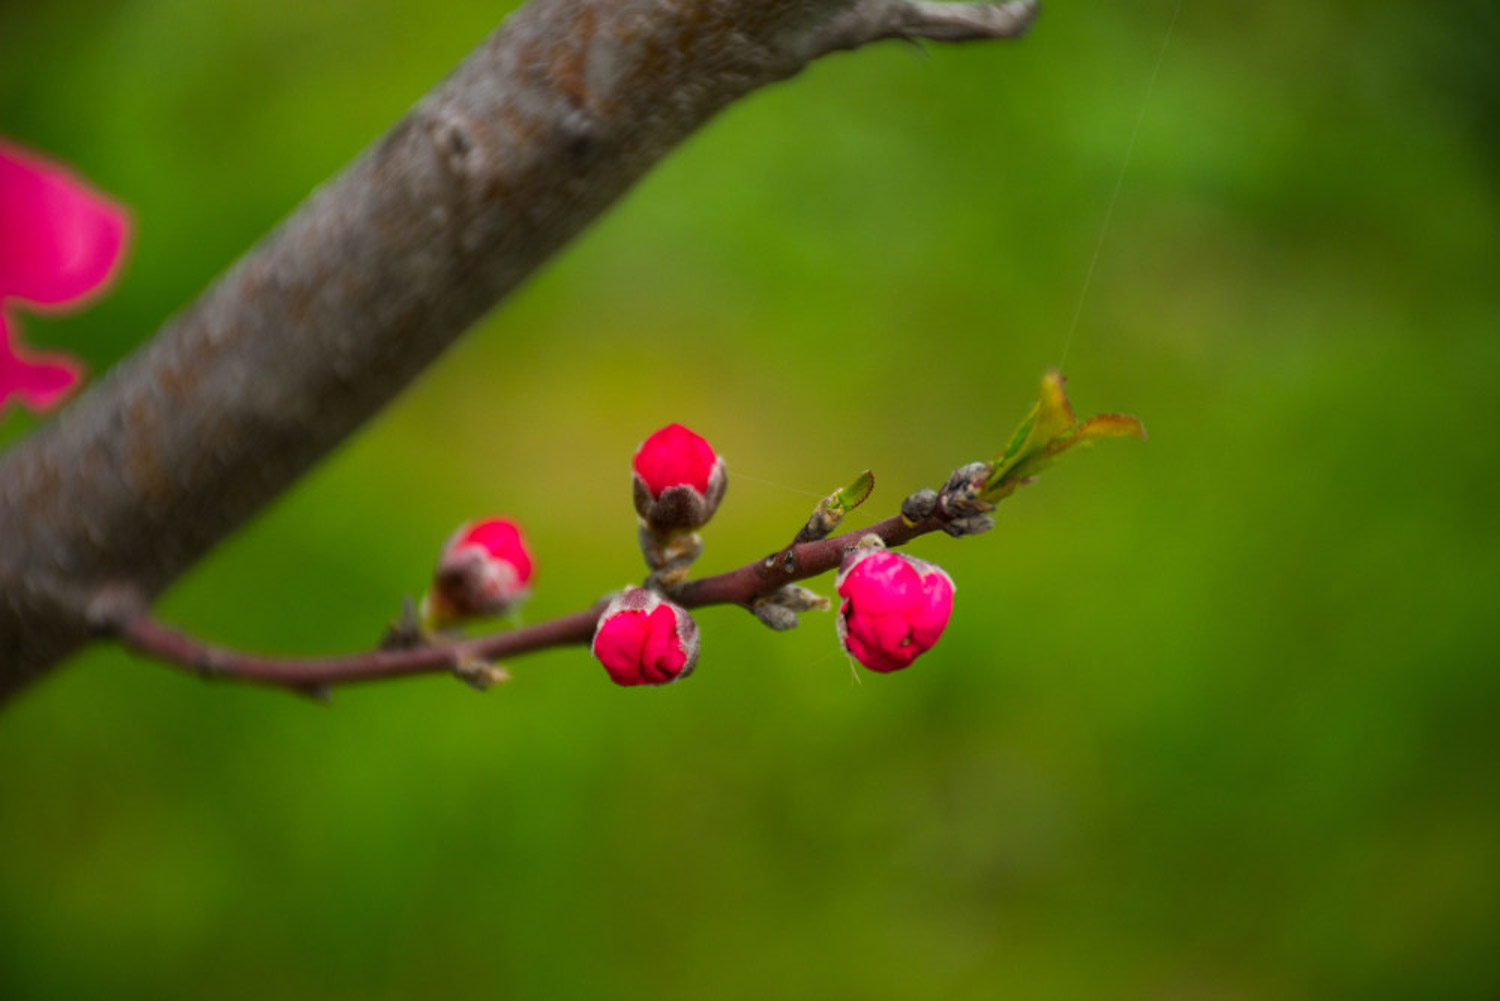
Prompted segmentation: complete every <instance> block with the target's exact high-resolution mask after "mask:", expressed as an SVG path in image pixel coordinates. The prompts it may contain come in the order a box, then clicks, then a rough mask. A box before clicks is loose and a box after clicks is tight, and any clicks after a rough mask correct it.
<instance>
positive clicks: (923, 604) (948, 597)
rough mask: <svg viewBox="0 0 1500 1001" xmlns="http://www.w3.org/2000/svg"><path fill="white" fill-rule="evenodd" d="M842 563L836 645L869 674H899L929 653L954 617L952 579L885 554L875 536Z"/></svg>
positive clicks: (920, 563)
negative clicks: (870, 541) (837, 643)
mask: <svg viewBox="0 0 1500 1001" xmlns="http://www.w3.org/2000/svg"><path fill="white" fill-rule="evenodd" d="M865 538H866V540H871V539H873V540H874V542H873V543H871V544H869V545H866V542H865V541H861V543H860V546H859V548H857V549H855V550H854V551H853V552H851V553H850V554H849V555H848V556H847V557H845V559H844V564H843V566H841V567H840V568H839V573H838V577H837V578H835V580H834V587H835V589H836V590H837V591H838V593H839V596H840V597H841V598H843V599H844V600H843V602H842V604H840V606H839V617H838V634H839V642H841V643H842V644H843V645H844V649H845V650H847V651H848V652H849V654H850V655H851V656H853V657H854V659H855V660H857V661H859V662H860V663H861V664H863V665H864V666H865V667H868V668H869V669H870V670H872V671H880V672H882V673H884V672H888V671H899V670H900V669H901V668H903V667H906V666H908V665H909V664H911V662H912V661H913V660H916V659H917V657H918V656H919V655H920V654H923V653H925V652H926V651H928V650H930V649H931V648H932V645H933V644H934V643H936V642H937V641H938V637H940V636H942V635H943V629H944V627H946V626H947V625H948V616H949V615H950V614H952V612H953V578H951V577H949V576H948V575H947V573H945V572H944V571H943V569H942V568H941V567H939V566H937V565H936V564H933V563H928V562H927V561H926V560H919V559H916V558H914V557H911V556H907V555H906V554H904V553H895V552H891V551H890V550H888V549H886V548H885V546H884V545H883V544H881V543H880V540H879V538H878V537H876V536H866V537H865Z"/></svg>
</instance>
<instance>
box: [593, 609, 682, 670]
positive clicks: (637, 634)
mask: <svg viewBox="0 0 1500 1001" xmlns="http://www.w3.org/2000/svg"><path fill="white" fill-rule="evenodd" d="M591 650H592V652H593V654H594V656H595V657H596V658H597V659H598V660H599V663H601V664H603V665H604V669H605V670H606V671H608V672H609V676H610V678H611V679H612V680H613V681H614V683H615V684H617V685H627V686H628V685H664V684H666V683H667V682H669V681H676V680H677V679H678V678H684V677H687V675H689V674H690V673H692V670H693V667H694V665H696V664H697V663H698V624H697V623H696V622H694V621H693V617H692V616H691V615H689V614H688V613H687V610H686V609H684V608H681V607H679V606H678V605H674V604H673V603H672V602H670V601H667V600H666V599H664V598H662V597H661V596H660V595H658V594H657V593H656V592H655V591H649V590H646V589H645V588H640V587H631V588H626V589H625V590H624V591H623V592H621V593H620V594H618V595H616V596H615V597H614V598H613V599H612V600H611V601H610V603H609V604H608V605H607V606H606V607H605V609H604V612H603V614H601V615H600V616H599V625H598V627H597V628H596V629H595V632H594V643H593V646H592V647H591Z"/></svg>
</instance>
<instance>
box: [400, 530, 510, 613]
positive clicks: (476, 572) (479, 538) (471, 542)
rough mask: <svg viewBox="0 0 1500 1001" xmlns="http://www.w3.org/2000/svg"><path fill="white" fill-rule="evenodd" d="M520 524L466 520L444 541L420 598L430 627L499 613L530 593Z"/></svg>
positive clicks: (507, 609)
mask: <svg viewBox="0 0 1500 1001" xmlns="http://www.w3.org/2000/svg"><path fill="white" fill-rule="evenodd" d="M534 565H535V564H534V561H533V559H532V555H531V550H530V549H529V548H528V547H527V545H526V538H525V536H523V535H522V534H521V528H520V526H519V525H517V524H516V523H515V522H514V521H512V520H510V519H508V518H484V519H481V520H479V521H473V522H469V523H468V524H466V525H464V526H462V527H461V528H459V530H458V531H456V532H454V533H453V535H452V536H451V537H449V539H448V541H447V542H446V543H445V544H444V545H443V551H442V554H441V555H440V556H439V557H438V564H437V570H436V571H435V572H434V573H433V577H432V589H431V590H430V591H428V592H427V598H426V600H425V601H424V603H423V605H424V617H425V618H426V620H427V621H428V623H429V624H431V625H434V626H439V627H441V626H447V625H453V624H456V623H458V622H462V621H463V620H465V619H471V618H477V617H481V616H492V615H502V614H504V613H505V612H508V611H510V610H511V609H512V608H515V607H516V606H517V605H519V604H520V603H521V602H522V601H523V600H525V598H526V596H527V595H528V594H529V593H530V583H531V575H532V570H533V568H534Z"/></svg>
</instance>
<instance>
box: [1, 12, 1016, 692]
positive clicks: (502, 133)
mask: <svg viewBox="0 0 1500 1001" xmlns="http://www.w3.org/2000/svg"><path fill="white" fill-rule="evenodd" d="M1032 13H1034V8H1033V7H1032V6H1031V5H1030V3H1029V2H1023V3H1011V4H968V3H954V4H948V3H943V4H934V3H925V2H917V0H532V3H530V4H529V5H528V6H526V7H525V8H523V9H521V10H520V11H518V12H517V13H515V14H514V15H512V16H511V17H510V18H509V19H507V21H506V22H505V23H504V24H503V25H502V26H501V27H500V29H499V30H497V31H496V32H495V33H494V34H493V35H492V36H491V37H490V38H489V39H487V40H486V41H485V42H484V43H483V44H482V45H481V46H480V47H479V48H478V49H477V50H475V51H474V52H473V53H471V54H470V56H469V57H468V58H467V59H466V60H465V61H464V62H463V63H461V64H460V65H459V66H458V67H457V69H455V71H454V72H453V73H452V74H451V75H450V76H449V77H448V78H447V79H445V80H444V81H442V82H441V83H440V84H439V85H438V86H437V87H436V88H435V89H434V90H432V91H431V92H430V93H429V94H428V95H426V96H425V97H424V98H423V99H422V100H421V101H419V102H418V103H417V105H416V106H415V107H413V108H412V110H411V111H410V112H409V113H407V115H406V116H405V117H403V118H402V119H401V120H400V121H398V122H397V123H396V124H395V126H393V127H392V129H391V130H390V131H389V132H388V133H387V134H386V135H385V136H384V137H383V138H381V139H380V140H378V141H377V142H376V143H375V144H374V145H373V146H372V147H370V148H369V149H368V150H367V151H366V152H365V153H364V154H362V155H361V156H360V157H359V158H358V159H357V160H356V161H355V162H354V163H353V164H351V165H350V166H349V167H348V168H346V169H345V170H344V171H343V172H342V173H341V174H340V175H338V176H337V177H336V178H334V179H333V180H332V181H330V182H329V183H328V184H326V185H325V186H324V187H323V188H321V189H320V190H318V191H317V192H315V193H314V194H313V195H312V196H311V197H310V198H309V199H308V200H307V201H306V202H305V203H304V204H303V205H302V206H300V207H299V208H298V209H297V210H296V211H295V212H294V213H293V214H292V215H291V216H290V217H289V218H288V219H287V220H285V221H284V222H283V223H282V224H281V226H280V227H279V228H277V229H276V230H275V231H274V232H272V233H271V234H270V235H269V236H267V237H266V238H265V239H264V240H263V241H261V242H260V243H259V244H258V245H257V246H255V247H254V248H252V249H251V250H250V251H249V252H248V253H247V254H246V255H245V256H244V257H243V258H242V259H241V260H240V261H239V262H237V263H236V264H235V265H234V266H233V267H232V268H231V269H230V270H229V271H228V272H227V273H226V274H224V275H223V276H222V277H221V278H220V279H219V280H218V281H217V282H216V283H215V284H214V285H213V286H212V287H211V288H209V289H208V291H206V292H205V293H204V294H203V295H202V296H201V297H200V298H199V299H198V301H197V302H195V303H193V304H192V305H191V306H189V307H188V308H187V309H186V310H185V311H184V312H183V313H182V314H180V315H179V316H177V317H175V318H174V319H172V320H171V321H169V322H168V323H167V325H166V326H165V327H164V328H163V330H162V331H161V332H160V333H159V334H158V335H157V336H156V337H155V338H154V339H153V340H152V341H150V342H149V343H148V344H147V345H146V346H145V347H144V348H142V349H141V350H140V351H139V352H137V353H136V354H135V355H134V356H133V357H131V358H130V359H128V360H127V361H126V362H125V363H123V364H121V365H120V366H119V367H118V368H117V369H116V370H115V371H113V372H111V373H110V374H109V375H108V376H107V377H106V378H105V379H103V380H102V381H101V382H100V383H98V384H97V385H96V386H95V387H93V388H92V389H91V390H90V391H89V392H88V393H87V394H85V395H84V396H83V397H81V398H80V399H79V400H77V401H76V402H75V403H73V404H72V405H71V406H70V407H68V408H67V409H65V410H64V411H63V413H62V414H61V415H60V416H59V417H58V419H57V420H55V421H54V422H52V423H51V424H50V425H48V426H46V427H44V428H42V429H41V430H40V431H38V432H37V433H36V434H34V435H33V436H31V437H30V438H29V439H27V440H25V441H23V442H22V443H20V444H19V445H18V446H16V447H15V448H14V449H12V450H11V451H10V452H9V453H7V454H6V455H5V456H4V458H3V461H0V701H3V700H4V699H5V698H7V697H9V696H10V695H13V694H14V693H15V692H17V691H18V690H20V689H21V688H22V687H24V686H25V685H26V684H27V683H28V682H30V681H31V680H33V679H35V678H36V677H38V676H40V675H41V674H43V673H44V672H45V671H47V670H48V669H50V668H51V667H53V666H55V665H56V664H58V663H59V662H60V661H61V660H62V659H63V658H65V657H66V656H68V655H69V654H70V653H72V652H73V651H75V650H76V649H77V648H78V647H79V646H80V645H82V644H83V643H85V642H86V641H87V640H88V639H89V637H90V636H91V634H92V632H91V631H92V630H94V629H96V628H97V627H98V624H99V621H100V617H101V608H100V605H101V602H109V601H114V600H119V599H120V596H121V595H128V596H129V599H128V600H131V601H150V600H152V599H154V598H155V597H156V596H157V595H158V594H159V593H160V592H161V591H162V590H163V589H165V588H166V587H167V586H168V585H169V584H170V583H171V582H172V581H173V580H174V579H176V578H177V576H179V575H180V574H181V573H182V572H184V571H185V570H186V569H187V568H188V567H190V566H191V565H192V564H193V563H194V562H195V561H196V560H198V559H199V558H200V557H202V556H203V555H204V554H205V553H206V552H207V551H208V550H209V549H210V548H212V547H213V546H214V545H215V544H216V543H217V542H218V541H220V540H221V539H223V538H224V537H226V536H227V535H228V534H229V533H230V532H232V531H233V530H234V529H235V528H237V527H238V526H239V525H241V524H242V523H243V522H244V521H245V520H246V519H248V518H249V517H250V516H251V515H252V514H254V513H255V512H256V511H257V510H259V509H260V508H261V507H263V506H264V505H265V504H267V503H268V502H270V501H271V500H272V499H273V498H274V497H276V495H277V494H278V493H280V492H281V491H282V490H283V489H285V488H286V487H287V486H288V485H290V484H291V483H292V482H293V481H294V480H295V479H296V478H297V477H298V476H300V475H301V474H302V473H304V472H306V471H307V470H308V469H309V468H311V467H312V466H313V465H315V464H316V463H317V462H318V461H319V460H320V459H321V458H322V457H323V456H325V455H326V454H327V453H328V452H329V451H330V450H331V449H332V448H333V447H334V446H335V445H337V444H338V443H339V442H340V441H342V440H343V439H344V438H345V437H346V436H348V435H349V434H350V433H351V432H353V431H354V430H355V429H356V428H357V427H358V426H359V425H360V424H361V423H363V422H364V421H365V420H366V419H368V418H369V417H370V416H371V415H372V414H374V413H375V412H376V411H377V410H378V409H379V408H380V407H381V406H383V405H384V404H385V403H386V402H388V401H389V400H390V399H391V397H392V396H394V395H395V393H396V392H397V391H398V390H400V389H401V388H402V387H403V386H405V385H406V384H407V383H408V382H409V381H410V380H411V379H413V378H414V377H415V376H416V375H417V374H418V373H419V372H420V371H421V370H422V369H423V368H424V367H425V366H426V365H427V364H428V363H429V362H431V361H432V360H433V359H434V358H435V357H436V356H437V355H438V353H439V352H441V351H442V350H443V349H444V348H445V347H447V346H448V345H449V344H450V343H452V341H453V340H454V339H455V338H456V337H457V336H458V335H459V334H461V333H462V332H463V331H464V330H465V329H467V328H468V327H469V326H470V325H471V324H473V323H474V322H475V321H476V320H477V319H478V318H479V317H480V316H481V315H482V314H484V313H485V312H486V311H487V310H489V309H490V308H492V307H493V306H494V305H495V304H496V303H497V302H499V301H500V300H501V299H502V298H503V297H504V296H505V295H506V293H507V292H509V291H510V290H511V289H513V288H514V287H515V286H516V285H517V284H518V283H519V282H521V281H522V280H523V279H524V278H525V277H526V276H527V275H529V274H530V273H531V272H532V271H533V270H535V269H536V268H537V267H538V266H539V265H540V264H542V263H543V262H544V261H545V260H546V259H547V258H548V257H549V256H550V255H551V254H552V253H553V252H554V251H556V250H557V249H558V248H559V247H561V246H562V245H563V244H564V243H566V242H567V241H568V240H569V239H570V238H572V237H573V236H575V235H576V234H577V233H578V232H579V231H580V230H582V229H583V228H584V227H585V226H586V225H587V224H588V223H589V222H590V221H591V220H593V219H594V218H595V217H596V216H597V215H599V213H600V212H602V211H603V210H604V209H605V208H606V207H607V206H609V205H610V204H611V203H612V202H613V201H614V200H615V199H617V198H618V197H619V196H620V195H621V194H622V193H623V192H625V191H626V190H627V189H628V188H629V187H630V185H631V184H633V183H634V182H635V181H636V180H637V179H638V178H639V177H641V175H642V174H644V173H645V172H646V171H647V170H648V169H649V168H650V167H651V166H652V165H653V164H655V163H656V162H657V161H658V160H660V159H661V158H662V157H663V156H665V155H666V153H667V152H669V151H670V150H671V149H672V148H673V147H674V146H675V145H676V144H677V143H679V142H681V141H682V140H683V139H684V138H685V137H687V136H688V135H689V134H691V133H692V132H693V131H694V130H696V129H697V128H699V127H700V126H701V125H703V124H704V123H705V122H706V121H707V120H708V119H709V118H711V117H712V116H713V115H714V114H715V113H716V112H717V111H719V110H720V109H721V108H723V107H724V106H725V105H727V104H729V103H730V102H732V101H734V100H736V99H737V98H739V97H741V96H743V95H745V94H747V93H749V92H750V91H752V90H754V89H755V88H757V87H760V86H763V85H765V84H768V83H772V82H774V81H777V80H781V79H784V78H786V77H788V76H791V75H793V74H795V73H796V72H797V71H798V70H800V69H801V68H802V67H804V66H805V65H806V64H807V63H808V62H809V61H811V60H812V59H814V58H816V57H818V56H819V55H821V54H823V53H826V52H829V51H832V50H835V49H843V48H853V47H856V46H858V45H861V44H864V43H866V42H869V41H874V40H878V39H881V38H893V37H903V38H919V37H933V38H939V39H942V40H963V39H969V38H992V37H1002V36H1008V35H1014V34H1019V33H1020V32H1021V31H1022V30H1024V28H1025V26H1026V24H1027V23H1028V22H1029V20H1030V17H1031V15H1032Z"/></svg>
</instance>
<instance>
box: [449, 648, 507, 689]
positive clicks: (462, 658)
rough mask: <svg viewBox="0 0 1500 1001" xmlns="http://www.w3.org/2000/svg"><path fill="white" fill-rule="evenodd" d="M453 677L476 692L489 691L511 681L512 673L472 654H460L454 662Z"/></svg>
mask: <svg viewBox="0 0 1500 1001" xmlns="http://www.w3.org/2000/svg"><path fill="white" fill-rule="evenodd" d="M453 675H454V677H456V678H458V680H460V681H462V682H463V683H464V684H466V685H468V686H469V687H470V688H472V689H474V690H475V691H476V692H483V691H487V690H488V689H491V688H494V687H495V686H496V685H503V684H505V682H507V681H509V680H510V677H511V675H510V672H509V671H507V670H506V669H505V668H503V667H501V666H500V665H499V664H491V663H489V662H488V661H486V660H483V659H481V658H479V657H475V656H473V655H472V654H458V655H456V656H455V658H454V661H453Z"/></svg>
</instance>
